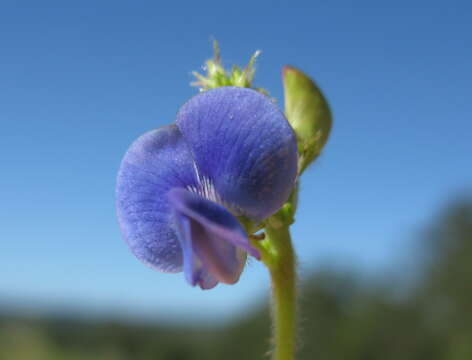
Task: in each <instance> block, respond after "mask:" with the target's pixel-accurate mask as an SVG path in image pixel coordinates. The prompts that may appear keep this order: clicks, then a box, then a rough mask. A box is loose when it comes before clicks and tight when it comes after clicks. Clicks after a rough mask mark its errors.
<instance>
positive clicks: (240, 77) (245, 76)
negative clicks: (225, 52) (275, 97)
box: [191, 41, 268, 95]
mask: <svg viewBox="0 0 472 360" xmlns="http://www.w3.org/2000/svg"><path fill="white" fill-rule="evenodd" d="M213 53H214V55H213V59H210V60H207V61H206V64H205V70H206V75H202V74H200V73H198V72H196V71H194V72H192V74H193V76H195V77H196V78H197V80H198V81H195V82H192V83H191V85H192V86H196V87H198V88H199V89H200V91H206V90H209V89H213V88H217V87H221V86H238V87H245V88H251V89H254V90H256V91H259V92H261V93H263V94H264V95H267V94H268V93H267V91H266V90H264V89H261V88H256V87H254V86H253V84H252V81H253V80H254V74H255V71H256V69H255V63H256V59H257V57H258V56H259V54H260V51H256V52H255V53H254V54H253V55H252V56H251V57H250V59H249V62H248V64H247V65H246V67H244V68H243V69H241V68H240V67H239V66H236V65H235V66H233V67H232V68H231V70H229V71H227V70H225V68H224V67H223V64H222V62H221V55H220V48H219V46H218V43H217V42H216V41H214V42H213Z"/></svg>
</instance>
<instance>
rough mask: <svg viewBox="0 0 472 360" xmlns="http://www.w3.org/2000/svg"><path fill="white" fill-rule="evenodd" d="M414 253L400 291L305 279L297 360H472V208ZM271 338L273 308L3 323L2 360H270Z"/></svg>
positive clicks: (451, 214) (348, 278)
mask: <svg viewBox="0 0 472 360" xmlns="http://www.w3.org/2000/svg"><path fill="white" fill-rule="evenodd" d="M418 245H419V246H417V247H416V248H417V252H415V254H413V255H412V256H414V257H415V258H416V259H417V261H416V264H417V266H416V267H414V268H412V269H411V274H409V276H407V279H404V283H403V284H402V283H399V282H398V281H397V280H392V279H385V281H383V282H378V281H376V282H372V281H366V280H365V279H364V280H363V279H362V277H360V276H357V275H356V274H344V273H340V272H337V271H333V270H329V271H328V270H325V271H319V272H317V273H315V274H313V275H312V276H310V277H309V278H306V279H304V280H303V282H302V284H301V289H302V291H303V294H302V298H301V301H300V309H301V321H300V333H301V334H302V339H301V341H300V351H299V357H298V358H299V359H300V360H301V359H307V360H308V359H310V360H311V359H314V360H341V359H342V360H371V359H372V360H373V359H375V360H379V359H380V360H394V359H395V360H397V359H401V360H423V359H424V360H471V359H472V202H470V201H469V202H462V203H456V204H455V205H454V206H452V207H450V208H448V209H446V210H445V211H444V212H443V213H442V214H441V215H440V216H439V217H438V218H437V219H436V221H435V222H434V224H433V225H432V226H431V227H430V228H429V229H428V231H426V232H425V233H424V234H422V236H420V239H419V241H418ZM405 283H408V284H409V285H408V286H406V285H405ZM269 332H270V323H269V312H268V309H267V308H260V309H259V310H257V311H255V312H254V313H251V314H247V317H246V318H245V319H242V320H240V321H238V322H235V323H232V324H229V325H227V326H224V327H221V326H220V327H214V328H208V327H206V328H204V329H201V328H198V327H196V326H195V327H189V326H168V325H167V326H163V325H133V324H129V323H118V322H117V323H111V322H99V321H97V322H90V321H89V322H83V321H82V322H81V321H79V320H74V319H70V318H69V319H67V318H63V319H58V318H43V319H38V318H19V317H14V316H7V315H6V314H4V315H2V316H0V359H1V360H43V359H44V360H98V359H100V360H131V359H132V360H151V359H152V360H159V359H166V360H186V359H194V360H195V359H206V360H212V359H218V360H221V359H224V360H231V359H239V360H240V359H264V358H268V357H267V356H264V355H265V354H266V351H267V349H268V347H269V335H270V334H269Z"/></svg>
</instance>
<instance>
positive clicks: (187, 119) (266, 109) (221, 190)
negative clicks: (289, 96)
mask: <svg viewBox="0 0 472 360" xmlns="http://www.w3.org/2000/svg"><path fill="white" fill-rule="evenodd" d="M176 124H177V126H178V127H179V129H180V131H181V133H182V135H183V137H184V138H185V141H186V143H187V144H188V145H189V148H190V150H191V152H192V154H193V157H194V160H195V163H196V166H197V168H198V174H199V177H200V178H203V179H206V181H207V182H209V183H210V184H211V186H213V187H214V189H215V191H216V193H217V194H218V196H220V197H221V199H222V202H223V203H224V204H228V206H230V207H231V210H232V211H233V212H237V213H238V215H246V216H248V217H250V218H253V219H255V220H261V219H263V218H265V217H267V216H269V215H271V214H272V213H274V212H275V211H277V210H278V209H279V208H280V206H282V205H283V203H284V202H285V201H286V200H287V198H288V196H289V195H290V192H291V190H292V188H293V185H294V182H295V179H296V174H297V157H298V153H297V144H296V138H295V135H294V133H293V130H292V128H291V127H290V125H289V124H288V122H287V120H286V119H285V117H284V115H283V114H282V112H280V110H279V109H278V108H277V107H276V106H275V105H274V103H273V102H272V101H271V100H270V99H269V98H268V97H267V96H265V95H262V94H260V93H258V92H256V91H254V90H251V89H245V88H237V87H221V88H217V89H212V90H208V91H205V92H204V93H201V94H199V95H197V96H194V97H193V98H192V99H190V100H189V101H188V102H187V103H186V104H185V105H184V106H183V107H182V108H181V109H180V111H179V113H178V115H177V120H176Z"/></svg>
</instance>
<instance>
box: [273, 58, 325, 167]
mask: <svg viewBox="0 0 472 360" xmlns="http://www.w3.org/2000/svg"><path fill="white" fill-rule="evenodd" d="M282 80H283V84H284V92H285V114H286V116H287V119H288V122H289V123H290V125H291V126H292V128H293V130H294V131H295V134H296V136H297V140H298V152H299V155H300V160H299V167H298V168H299V173H300V174H301V173H302V172H303V171H304V170H305V169H306V167H307V166H308V165H309V164H310V163H311V162H313V161H314V160H315V159H316V158H317V157H318V155H319V154H320V153H321V150H322V148H323V146H324V145H325V143H326V141H327V140H328V136H329V133H330V131H331V124H332V117H331V111H330V109H329V105H328V103H327V101H326V99H325V97H324V96H323V94H322V93H321V90H320V89H319V88H318V87H317V86H316V84H315V83H314V82H313V80H311V79H310V78H309V77H308V76H306V75H305V74H304V73H303V72H301V71H300V70H298V69H295V68H294V67H291V66H285V67H284V68H283V73H282Z"/></svg>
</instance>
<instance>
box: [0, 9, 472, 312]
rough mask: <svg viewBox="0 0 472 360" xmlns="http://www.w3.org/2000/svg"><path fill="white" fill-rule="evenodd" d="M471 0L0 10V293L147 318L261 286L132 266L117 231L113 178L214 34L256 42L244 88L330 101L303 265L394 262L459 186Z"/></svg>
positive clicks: (467, 167) (374, 267) (251, 279)
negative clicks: (251, 80) (303, 77)
mask: <svg viewBox="0 0 472 360" xmlns="http://www.w3.org/2000/svg"><path fill="white" fill-rule="evenodd" d="M471 19H472V5H471V3H470V2H468V1H448V2H446V1H441V2H439V1H395V2H388V1H313V0H311V1H290V2H288V1H286V2H278V1H234V2H229V1H226V2H225V1H213V2H205V1H178V0H174V1H170V2H164V1H162V2H161V1H75V2H72V1H70V2H67V1H8V0H3V1H2V2H1V4H0V125H1V128H0V129H1V132H0V166H1V167H0V169H1V170H0V301H4V302H5V301H6V302H10V303H11V302H13V303H15V304H20V305H22V306H27V307H30V308H34V307H44V308H46V309H50V310H51V309H52V310H57V309H69V310H76V311H80V312H82V313H88V312H90V313H93V314H99V313H101V314H103V313H114V314H120V315H122V316H128V315H132V316H134V315H138V316H141V317H143V316H144V317H149V316H152V317H157V318H161V319H168V318H171V319H189V318H192V319H197V320H198V319H202V318H208V319H210V320H218V319H225V318H227V317H228V316H230V315H231V314H242V313H244V311H246V309H247V308H248V306H251V304H254V301H255V300H259V301H264V299H265V296H266V294H267V292H268V289H269V285H268V278H267V276H266V273H265V270H264V269H263V268H262V266H261V265H260V264H258V263H257V262H256V261H254V262H252V263H251V264H250V265H249V266H248V267H247V269H246V271H245V273H244V274H243V276H242V278H241V280H240V282H239V283H238V284H237V285H235V286H226V285H220V286H218V287H217V288H216V289H214V290H211V291H207V292H203V291H201V290H199V289H196V288H191V287H189V286H188V285H187V283H186V282H185V281H184V279H183V277H182V275H181V274H177V275H167V274H160V273H158V272H155V271H153V270H150V269H149V268H147V267H145V266H144V265H142V264H141V263H140V262H139V261H138V260H136V259H135V257H134V256H133V255H132V254H131V253H130V252H129V251H128V249H127V246H126V245H125V243H124V241H123V240H122V239H121V236H120V233H119V230H118V226H117V222H116V218H115V208H114V187H115V176H116V172H117V169H118V166H119V163H120V160H121V157H122V156H123V154H124V152H125V151H126V149H127V147H128V146H129V144H130V143H131V142H132V141H133V140H134V139H135V138H136V137H138V136H139V135H140V134H142V133H144V132H145V131H148V130H150V129H152V128H155V127H159V126H162V125H164V124H168V123H171V122H172V121H173V120H174V116H175V114H176V112H177V110H178V108H179V106H180V105H182V103H183V102H185V101H186V100H187V99H188V98H189V97H190V96H192V95H193V94H195V93H196V89H194V88H191V87H189V82H190V81H192V77H191V74H190V73H191V71H192V70H199V69H200V68H201V66H202V64H203V62H204V60H206V59H207V58H209V57H210V56H211V42H210V40H211V38H212V37H214V38H216V39H217V40H219V42H220V44H221V48H222V52H223V58H224V60H225V63H226V64H227V65H231V64H233V63H236V64H241V65H244V64H245V63H246V61H247V59H248V57H249V55H251V54H252V53H253V52H254V51H255V50H257V49H260V50H262V56H261V57H260V60H259V62H258V71H257V74H256V81H255V83H256V85H258V86H262V87H265V88H267V89H268V90H269V91H270V93H271V95H272V96H274V97H277V98H279V99H280V104H281V105H282V104H283V101H282V94H283V93H282V85H281V81H280V71H281V67H282V66H283V65H284V64H292V65H295V66H298V67H299V68H301V69H303V70H304V71H305V72H306V73H308V74H310V75H311V76H313V77H314V78H315V79H316V81H317V82H318V83H319V85H320V86H321V87H322V89H323V90H324V92H325V93H326V95H327V97H328V99H329V101H330V103H331V105H332V108H333V112H334V117H335V124H334V130H333V132H332V136H331V139H330V141H329V143H328V145H327V147H326V150H325V152H324V154H323V156H322V157H321V159H320V160H319V161H318V162H317V163H316V164H315V165H314V166H313V167H311V168H310V169H309V170H308V171H307V172H306V174H305V175H304V176H303V179H302V181H303V182H302V190H301V204H300V209H299V214H298V216H297V223H296V225H295V226H294V231H293V233H294V240H295V246H296V249H297V251H298V254H299V260H300V264H301V273H302V274H306V273H309V272H310V271H311V270H313V269H317V268H320V267H323V266H325V265H329V266H341V267H343V268H346V269H349V268H352V269H357V270H359V271H361V272H363V273H365V274H384V273H386V272H389V271H396V269H406V268H408V266H405V264H408V263H409V261H412V259H414V248H415V246H414V245H415V244H414V243H413V242H412V241H411V240H412V238H413V237H414V235H415V234H417V233H418V232H419V231H421V229H422V227H423V226H425V225H427V224H428V223H429V222H430V221H432V219H433V215H434V214H435V213H436V212H437V211H438V209H439V208H440V207H441V206H443V205H445V204H446V203H447V202H448V201H449V200H450V199H451V197H454V196H456V195H457V194H462V193H466V192H470V190H471V184H472V160H471V155H472V102H471V90H472V86H471V84H472V70H471V64H472V21H471Z"/></svg>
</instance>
